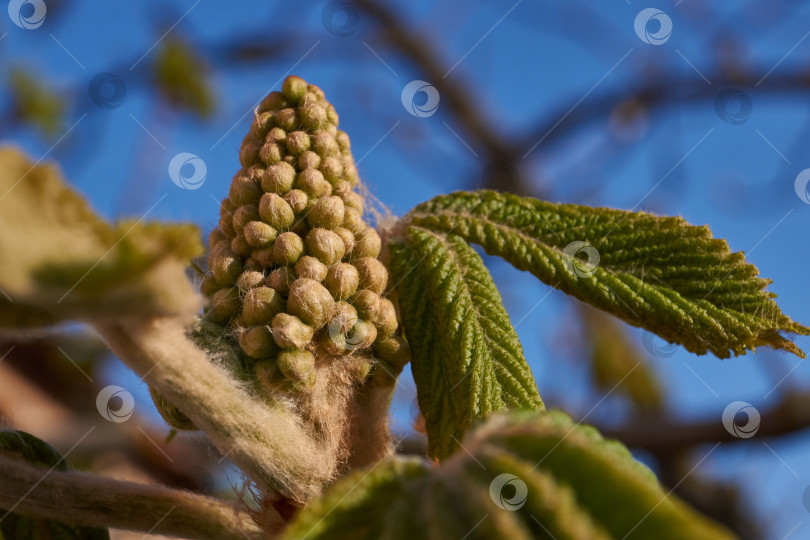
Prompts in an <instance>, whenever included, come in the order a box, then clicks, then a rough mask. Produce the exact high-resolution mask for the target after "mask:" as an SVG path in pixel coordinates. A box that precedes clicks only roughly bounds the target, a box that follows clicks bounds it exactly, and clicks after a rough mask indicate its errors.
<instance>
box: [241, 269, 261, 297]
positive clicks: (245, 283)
mask: <svg viewBox="0 0 810 540" xmlns="http://www.w3.org/2000/svg"><path fill="white" fill-rule="evenodd" d="M263 282H264V274H263V273H262V272H260V271H258V270H245V271H244V272H242V275H241V276H239V279H237V280H236V288H237V289H239V292H240V293H242V294H245V293H246V292H248V291H249V290H250V289H253V288H256V287H258V286H259V285H261V284H262V283H263Z"/></svg>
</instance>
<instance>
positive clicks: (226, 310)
mask: <svg viewBox="0 0 810 540" xmlns="http://www.w3.org/2000/svg"><path fill="white" fill-rule="evenodd" d="M240 307H241V301H240V299H239V290H238V289H236V288H235V287H229V288H227V289H220V290H218V291H217V292H215V293H214V295H213V296H211V303H210V305H209V306H208V311H207V312H206V316H207V317H208V318H209V319H210V320H212V321H214V322H216V323H224V322H227V321H228V319H230V318H231V317H233V316H234V315H236V314H237V313H238V312H239V308H240Z"/></svg>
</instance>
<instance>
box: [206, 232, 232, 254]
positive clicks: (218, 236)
mask: <svg viewBox="0 0 810 540" xmlns="http://www.w3.org/2000/svg"><path fill="white" fill-rule="evenodd" d="M226 239H227V237H226V236H225V234H224V233H223V232H222V231H220V230H219V228H214V229H211V232H210V233H209V234H208V249H209V250H212V249H214V246H216V245H217V243H219V242H221V241H223V240H226Z"/></svg>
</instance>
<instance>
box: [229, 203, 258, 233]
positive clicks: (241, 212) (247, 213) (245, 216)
mask: <svg viewBox="0 0 810 540" xmlns="http://www.w3.org/2000/svg"><path fill="white" fill-rule="evenodd" d="M258 219H259V210H258V209H257V208H256V207H255V206H248V205H245V206H240V207H239V208H237V209H236V212H234V213H233V229H234V231H236V234H242V231H244V229H245V225H247V223H248V222H250V221H257V220H258Z"/></svg>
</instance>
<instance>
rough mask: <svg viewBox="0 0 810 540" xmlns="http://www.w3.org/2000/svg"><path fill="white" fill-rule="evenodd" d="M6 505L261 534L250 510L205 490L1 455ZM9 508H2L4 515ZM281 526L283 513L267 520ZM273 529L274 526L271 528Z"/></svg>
mask: <svg viewBox="0 0 810 540" xmlns="http://www.w3.org/2000/svg"><path fill="white" fill-rule="evenodd" d="M0 478H2V479H3V482H2V484H0V508H7V509H9V512H14V513H17V514H21V515H25V516H29V517H33V518H40V519H52V520H56V521H60V522H63V523H70V524H75V525H83V526H90V527H114V528H118V529H128V530H134V531H144V532H146V531H148V532H150V533H155V534H162V535H167V536H180V537H183V538H200V539H208V538H211V539H234V540H236V539H244V538H260V537H262V535H263V532H262V530H261V529H260V528H259V527H258V525H257V524H256V523H255V522H254V521H253V518H251V516H250V515H249V514H248V513H247V512H246V511H244V510H237V509H236V508H234V507H233V506H231V505H229V504H227V503H225V502H222V501H219V500H216V499H212V498H210V497H206V496H203V495H197V494H194V493H191V492H188V491H181V490H175V489H170V488H166V487H162V486H148V485H144V484H136V483H134V482H122V481H119V480H113V479H111V478H103V477H100V476H95V475H92V474H88V473H83V472H76V471H67V472H61V471H51V472H49V471H48V469H46V468H44V467H38V466H35V465H32V464H30V463H28V462H26V461H23V460H20V459H17V458H14V457H10V456H7V455H0ZM5 515H6V512H5V511H0V521H2V519H3V518H4V517H5ZM267 522H268V523H271V524H274V525H275V527H276V528H277V529H276V530H278V529H280V528H281V527H282V526H283V521H282V520H281V517H280V516H278V515H275V516H272V519H270V520H267ZM266 532H272V531H266Z"/></svg>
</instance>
